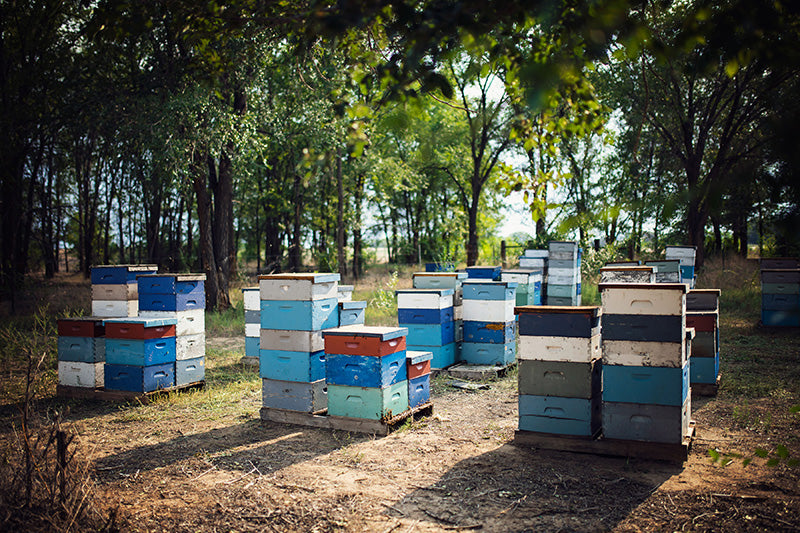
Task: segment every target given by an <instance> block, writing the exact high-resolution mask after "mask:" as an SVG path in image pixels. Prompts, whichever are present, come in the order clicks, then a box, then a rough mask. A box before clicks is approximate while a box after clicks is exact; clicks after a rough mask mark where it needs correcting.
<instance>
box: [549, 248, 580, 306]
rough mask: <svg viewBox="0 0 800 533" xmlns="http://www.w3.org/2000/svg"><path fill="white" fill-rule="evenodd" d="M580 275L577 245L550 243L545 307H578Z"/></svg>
mask: <svg viewBox="0 0 800 533" xmlns="http://www.w3.org/2000/svg"><path fill="white" fill-rule="evenodd" d="M580 273H581V264H580V251H579V249H578V243H577V242H564V241H551V242H550V249H549V253H548V260H547V300H546V301H547V305H555V306H570V305H572V306H574V305H580V301H581V298H580V292H579V290H578V287H579V286H580V282H581V276H580Z"/></svg>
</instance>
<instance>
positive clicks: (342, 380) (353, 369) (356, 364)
mask: <svg viewBox="0 0 800 533" xmlns="http://www.w3.org/2000/svg"><path fill="white" fill-rule="evenodd" d="M327 358H328V362H327V369H326V373H325V379H326V381H327V382H328V384H329V385H349V386H353V387H377V388H380V387H388V386H390V385H394V384H395V383H397V382H399V381H404V380H406V379H407V375H408V374H407V370H406V351H405V350H402V351H399V352H395V353H391V354H388V355H384V356H374V355H343V354H335V353H331V354H327Z"/></svg>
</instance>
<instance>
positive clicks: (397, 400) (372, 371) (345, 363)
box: [323, 326, 409, 420]
mask: <svg viewBox="0 0 800 533" xmlns="http://www.w3.org/2000/svg"><path fill="white" fill-rule="evenodd" d="M406 333H407V330H406V328H403V327H374V326H373V327H370V326H345V327H341V328H335V329H331V330H327V331H325V332H324V333H323V338H324V340H325V353H326V355H327V357H328V365H327V370H326V381H327V384H328V415H330V416H343V417H349V418H366V419H372V420H382V419H387V418H392V417H393V416H396V415H399V414H401V413H404V412H406V411H408V409H409V400H408V392H409V385H408V369H407V363H406V355H407V354H406V342H405V336H406Z"/></svg>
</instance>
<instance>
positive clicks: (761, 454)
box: [753, 448, 769, 459]
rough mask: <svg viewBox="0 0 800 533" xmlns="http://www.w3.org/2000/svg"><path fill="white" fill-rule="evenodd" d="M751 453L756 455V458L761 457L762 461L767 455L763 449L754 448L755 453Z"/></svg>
mask: <svg viewBox="0 0 800 533" xmlns="http://www.w3.org/2000/svg"><path fill="white" fill-rule="evenodd" d="M753 453H754V454H756V456H757V457H761V458H762V459H766V457H767V455H769V452H768V451H767V450H765V449H764V448H756V449H755V451H753Z"/></svg>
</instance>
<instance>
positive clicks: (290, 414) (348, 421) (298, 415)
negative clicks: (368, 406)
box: [260, 402, 433, 435]
mask: <svg viewBox="0 0 800 533" xmlns="http://www.w3.org/2000/svg"><path fill="white" fill-rule="evenodd" d="M260 414H261V420H262V421H263V422H279V423H282V424H295V425H298V426H310V427H316V428H326V429H338V430H340V431H355V432H357V433H370V434H374V435H388V434H389V433H391V432H392V431H394V430H395V429H397V428H399V427H400V426H402V425H403V424H404V423H405V422H406V421H407V420H409V419H412V420H418V419H420V418H422V417H425V416H430V415H432V414H433V403H431V402H427V403H424V404H422V405H419V406H417V407H415V408H413V409H409V410H408V411H405V412H403V413H400V414H399V415H396V416H394V417H392V418H390V419H388V420H371V419H366V418H350V417H346V416H326V415H324V414H314V413H303V412H300V411H288V410H286V409H273V408H269V407H262V408H261V412H260Z"/></svg>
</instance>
